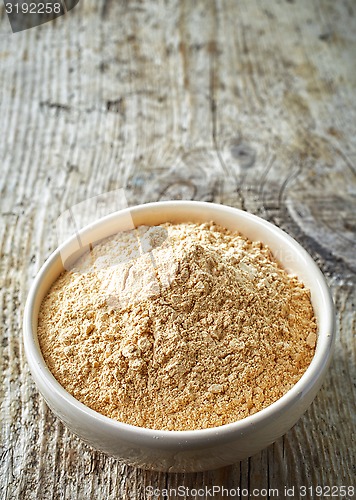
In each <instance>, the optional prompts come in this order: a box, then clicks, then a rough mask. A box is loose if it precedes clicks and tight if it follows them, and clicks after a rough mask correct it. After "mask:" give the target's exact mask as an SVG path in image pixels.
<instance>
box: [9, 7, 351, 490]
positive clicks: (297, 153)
mask: <svg viewBox="0 0 356 500" xmlns="http://www.w3.org/2000/svg"><path fill="white" fill-rule="evenodd" d="M7 23H8V21H7V19H6V16H5V12H4V6H3V4H2V3H1V5H0V131H1V142H0V152H1V154H0V172H1V175H0V184H1V226H0V242H1V247H0V248H1V329H2V341H1V355H0V361H1V368H2V371H1V377H2V383H1V386H0V391H1V399H2V406H1V441H2V442H1V444H2V454H1V463H0V489H1V495H3V496H1V498H4V499H13V498H19V499H32V498H37V499H42V498H43V499H51V498H54V499H57V498H58V499H70V500H75V499H84V498H92V499H114V498H115V499H126V498H130V499H144V498H147V499H148V498H162V499H164V498H175V496H174V495H173V493H172V494H171V495H169V494H168V495H166V494H165V493H166V492H164V491H163V490H164V489H165V488H166V489H167V488H168V489H169V488H177V487H178V486H184V487H186V488H187V490H186V491H187V493H186V494H185V496H181V497H180V498H205V497H206V498H209V497H208V493H206V495H203V496H200V497H198V496H196V495H194V494H193V495H191V494H190V493H189V490H188V488H195V487H205V486H206V487H207V488H209V487H212V486H213V485H215V486H224V487H225V488H228V489H233V488H236V489H237V488H239V487H240V488H244V489H248V491H249V496H250V497H251V498H269V497H270V498H273V493H270V495H268V494H267V493H266V492H264V491H263V490H262V489H263V488H267V489H268V488H278V489H279V496H278V497H277V496H276V495H275V496H274V498H290V497H291V498H317V495H316V493H315V492H314V493H313V494H310V493H309V492H307V495H306V496H304V497H302V494H301V492H300V491H299V487H300V486H305V487H313V488H315V487H316V486H317V485H320V486H336V487H340V486H342V485H343V486H350V485H352V484H353V483H354V484H355V476H354V475H353V474H355V387H356V383H355V357H356V346H355V337H354V334H355V305H354V304H355V288H354V287H355V276H356V257H355V254H356V247H355V234H356V215H355V214H356V127H355V124H356V107H355V99H356V92H355V89H356V4H355V2H354V1H353V0H339V1H338V2H335V1H331V0H309V1H308V0H300V1H298V2H297V1H294V0H289V1H284V0H275V1H270V2H263V1H262V0H250V1H246V0H245V1H242V0H241V1H233V0H225V1H218V0H216V1H212V0H206V1H200V0H199V1H195V2H193V1H189V0H180V1H178V0H164V1H163V0H157V1H156V2H153V1H152V2H148V1H139V0H132V1H131V0H130V1H129V2H128V1H114V0H101V1H95V0H82V1H81V2H80V3H79V4H78V6H77V7H75V8H74V9H73V10H72V11H70V12H69V13H68V14H67V15H66V16H64V17H61V18H58V19H56V20H55V21H54V22H50V23H47V24H45V25H43V26H40V27H38V28H33V29H30V30H27V31H24V32H20V33H17V34H10V32H9V30H8V24H7ZM119 188H124V189H125V194H126V197H127V201H128V203H129V204H130V205H134V204H137V203H145V202H149V201H155V200H166V199H194V200H206V201H214V202H217V203H224V204H227V205H232V206H234V207H239V208H243V209H244V210H247V211H249V212H252V213H254V214H257V215H259V216H261V217H263V218H265V219H267V220H269V221H271V222H273V223H274V224H276V225H278V226H280V227H281V228H283V229H284V230H286V231H287V232H288V233H289V234H290V235H292V236H293V237H294V238H296V239H297V240H298V241H299V242H300V243H301V244H302V245H303V246H304V247H305V249H306V250H307V251H308V252H310V254H311V255H312V256H313V258H314V259H315V260H316V262H317V263H318V265H319V266H320V268H321V269H322V271H323V272H324V274H325V276H326V278H327V280H328V283H329V284H330V287H331V289H332V293H333V297H334V301H335V305H336V314H337V342H336V349H335V355H334V358H333V362H332V365H331V367H330V370H329V373H328V375H327V378H326V381H325V383H324V385H323V387H322V389H321V390H320V392H319V394H318V396H317V398H316V399H315V401H314V403H313V404H312V406H311V407H310V409H309V410H308V411H307V412H306V414H305V415H304V416H303V417H302V418H301V419H300V420H299V422H298V423H297V424H296V425H295V427H294V428H293V429H292V430H290V431H289V432H288V433H287V434H286V435H285V436H284V437H283V438H281V439H279V440H278V441H277V442H276V443H275V444H273V445H272V446H270V447H269V448H268V449H266V450H264V451H262V452H261V453H259V454H258V455H256V456H253V457H251V458H250V459H248V460H245V461H243V462H241V463H236V464H234V465H231V466H228V467H226V468H224V469H220V470H216V471H210V472H205V473H197V474H168V473H167V474H166V473H158V472H147V471H142V470H138V469H135V468H132V467H128V466H126V465H125V464H123V463H121V462H119V461H117V460H114V459H112V458H108V457H106V456H104V455H103V454H101V453H99V452H96V451H94V450H93V449H91V448H90V447H88V446H86V445H84V444H83V443H82V442H81V441H80V440H79V439H78V438H76V437H75V436H74V435H73V434H71V433H70V432H69V431H68V430H67V429H66V428H65V427H64V426H63V425H62V424H61V422H60V421H59V420H58V419H57V418H55V417H54V416H53V414H52V413H51V411H50V410H49V409H48V408H47V406H46V404H45V403H44V401H43V399H42V397H40V396H39V394H38V392H37V390H36V388H35V385H34V382H33V380H32V377H31V375H30V373H29V369H28V366H27V362H26V359H25V355H24V348H23V343H22V330H21V321H22V314H23V307H24V302H25V300H26V295H27V292H28V290H29V286H30V284H31V282H32V280H33V278H34V276H35V275H36V273H37V272H38V270H39V268H40V266H41V265H42V264H43V262H44V261H45V259H46V258H47V257H48V256H49V254H50V253H51V252H52V251H53V250H54V249H55V247H56V245H57V237H56V230H55V229H56V220H57V218H58V217H59V216H60V214H62V213H63V212H64V211H65V210H66V209H68V208H70V207H72V206H74V205H75V204H77V203H79V202H81V201H83V200H85V199H87V198H90V197H93V196H96V195H99V194H101V193H106V192H109V191H113V190H116V189H119ZM148 486H153V487H155V488H157V489H158V490H160V491H161V494H158V495H156V496H154V495H150V494H149V490H148V489H146V488H147V487H148ZM285 486H288V487H290V488H291V487H294V488H295V491H294V494H293V495H292V491H290V493H291V495H290V497H287V495H286V494H285V493H284V488H285ZM253 490H255V492H253ZM193 493H194V492H193ZM254 493H255V496H253V494H254ZM351 493H352V492H351V490H349V492H348V493H347V495H346V497H345V496H343V495H342V492H341V490H338V491H337V495H336V497H337V498H352V494H351ZM235 496H236V498H238V496H237V495H235ZM233 497H234V495H233V492H232V493H231V495H230V496H229V498H233ZM214 498H228V497H227V496H226V493H225V496H223V495H222V493H220V495H219V494H216V495H215V497H214ZM244 498H247V496H246V495H245V496H244Z"/></svg>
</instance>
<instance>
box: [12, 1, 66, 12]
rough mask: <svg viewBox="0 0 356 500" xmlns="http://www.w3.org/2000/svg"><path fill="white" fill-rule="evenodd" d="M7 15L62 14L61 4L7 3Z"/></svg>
mask: <svg viewBox="0 0 356 500" xmlns="http://www.w3.org/2000/svg"><path fill="white" fill-rule="evenodd" d="M5 9H6V13H7V14H60V13H61V12H62V10H61V4H60V3H59V2H56V3H42V2H39V3H34V2H32V3H25V2H23V3H22V2H21V3H6V4H5Z"/></svg>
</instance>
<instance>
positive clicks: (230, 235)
mask: <svg viewBox="0 0 356 500" xmlns="http://www.w3.org/2000/svg"><path fill="white" fill-rule="evenodd" d="M316 330H317V328H316V321H315V318H314V313H313V308H312V305H311V302H310V294H309V291H308V290H307V289H306V288H305V286H304V285H303V284H302V283H300V282H299V281H298V279H297V278H296V277H294V276H290V275H288V274H287V273H286V272H285V271H284V270H283V268H282V267H281V266H280V265H279V264H278V262H277V261H276V260H275V259H274V257H273V255H272V253H271V251H270V250H269V248H268V247H266V246H265V245H263V244H262V243H260V242H251V241H249V240H248V239H247V238H245V237H244V236H242V235H240V234H238V233H236V232H231V231H229V230H227V229H225V228H222V227H219V226H217V225H215V224H214V223H208V224H202V225H198V224H193V223H184V224H176V225H172V224H165V225H162V226H157V227H151V228H149V227H145V226H141V227H139V228H138V229H136V230H132V231H127V232H121V233H118V234H117V235H115V236H113V237H110V238H108V239H106V240H104V241H102V242H100V243H99V244H97V245H96V246H94V248H92V250H91V251H90V252H89V253H87V254H85V255H84V256H83V257H82V258H81V259H80V260H79V261H78V262H77V263H76V264H75V266H74V267H73V268H72V269H71V270H70V271H65V272H64V273H63V274H62V275H61V276H60V277H59V278H58V279H57V281H56V282H55V283H54V284H53V285H52V287H51V289H50V290H49V292H48V294H47V295H46V297H45V298H44V300H43V302H42V305H41V309H40V313H39V324H38V337H39V342H40V346H41V349H42V353H43V356H44V359H45V361H46V363H47V365H48V367H49V369H50V370H51V372H52V373H53V375H54V376H55V378H56V379H57V380H58V382H59V383H60V384H61V385H62V386H63V387H64V388H65V389H66V390H67V391H69V392H70V393H71V394H72V395H73V396H74V397H75V398H77V399H78V400H79V401H81V402H82V403H84V404H85V405H87V406H89V407H90V408H92V409H93V410H96V411H98V412H100V413H102V414H103V415H106V416H108V417H111V418H114V419H117V420H119V421H121V422H126V423H129V424H133V425H137V426H141V427H147V428H152V429H165V430H189V429H203V428H207V427H213V426H220V425H223V424H226V423H230V422H234V421H236V420H239V419H242V418H244V417H247V416H248V415H252V414H254V413H256V412H257V411H259V410H262V409H263V408H265V407H267V406H268V405H270V404H271V403H273V402H275V401H276V400H277V399H278V398H280V397H281V396H282V395H283V394H285V393H286V392H287V391H288V390H289V389H290V388H291V387H292V386H293V385H294V384H295V383H296V382H297V381H298V380H299V379H300V377H301V376H302V375H303V373H304V372H305V370H306V369H307V367H308V365H309V364H310V362H311V360H312V357H313V354H314V350H315V342H316Z"/></svg>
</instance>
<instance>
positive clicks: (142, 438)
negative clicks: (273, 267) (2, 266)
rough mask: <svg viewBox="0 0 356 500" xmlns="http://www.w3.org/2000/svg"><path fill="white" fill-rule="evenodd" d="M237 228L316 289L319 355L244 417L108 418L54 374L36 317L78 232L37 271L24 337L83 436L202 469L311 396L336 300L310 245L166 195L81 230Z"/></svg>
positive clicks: (151, 465) (56, 408)
mask: <svg viewBox="0 0 356 500" xmlns="http://www.w3.org/2000/svg"><path fill="white" fill-rule="evenodd" d="M211 220H213V221H215V222H216V223H217V224H220V225H222V226H225V227H227V228H229V229H232V230H238V231H240V232H241V233H243V234H244V235H246V236H247V237H248V238H250V239H251V240H259V241H262V242H264V243H266V244H267V245H268V246H269V247H270V248H271V250H272V251H273V253H274V255H275V256H276V257H277V258H278V260H279V261H280V262H281V263H282V265H283V266H284V267H285V269H287V271H290V272H293V273H294V274H296V275H297V276H298V277H299V278H300V279H301V280H302V281H303V282H304V283H305V285H306V286H308V287H309V289H310V290H311V300H312V304H313V307H314V311H315V315H316V318H317V323H318V339H317V346H316V352H315V356H314V358H313V360H312V362H311V364H310V366H309V367H308V369H307V371H306V372H305V373H304V375H303V376H302V378H301V379H300V380H299V381H298V382H297V384H295V386H294V387H293V388H292V389H291V390H289V391H288V392H287V393H286V394H285V395H284V396H283V397H282V398H280V399H279V400H278V401H276V402H275V403H273V404H272V405H270V406H269V407H267V408H265V409H264V410H262V411H260V412H258V413H256V414H254V415H252V416H250V417H247V418H245V419H243V420H240V421H237V422H234V423H231V424H226V425H223V426H221V427H214V428H210V429H203V430H193V431H155V430H152V429H144V428H141V427H135V426H132V425H129V424H124V423H120V422H117V421H115V420H112V419H110V418H107V417H105V416H103V415H101V414H99V413H97V412H95V411H93V410H91V409H90V408H88V407H86V406H85V405H84V404H82V403H80V402H79V401H77V400H76V399H75V398H74V397H73V396H71V395H70V394H69V393H68V392H67V391H66V390H65V389H64V388H63V387H62V386H61V385H60V384H59V383H58V382H57V381H56V379H55V378H54V377H53V375H52V374H51V372H50V371H49V369H48V368H47V366H46V364H45V362H44V359H43V357H42V354H41V351H40V347H39V344H38V340H37V332H36V329H37V317H38V311H39V307H40V304H41V301H42V299H43V297H44V296H45V294H46V292H47V291H48V289H49V287H50V285H51V284H52V283H53V281H54V280H55V279H56V278H57V276H58V275H59V274H60V272H61V271H62V270H63V264H62V259H61V255H64V254H65V255H71V254H73V253H76V256H78V255H79V254H80V253H82V252H83V249H82V250H79V252H78V251H77V250H78V247H77V245H78V240H77V238H76V237H73V238H71V239H70V240H68V241H67V242H66V243H64V244H63V245H61V246H60V247H59V248H58V249H57V250H56V251H55V252H54V253H53V254H52V255H51V256H50V257H49V259H48V260H47V261H46V263H45V264H44V265H43V267H42V269H41V270H40V272H39V273H38V275H37V277H36V279H35V281H34V283H33V285H32V287H31V290H30V292H29V296H28V299H27V303H26V307H25V312H24V344H25V350H26V354H27V359H28V363H29V366H30V370H31V372H32V375H33V378H34V380H35V382H36V384H37V387H38V389H39V391H40V392H41V394H42V395H43V397H44V398H45V400H46V402H47V403H48V406H49V407H50V408H51V409H52V410H53V412H54V413H55V414H56V415H57V416H58V417H59V418H60V419H61V420H62V421H63V422H64V423H65V424H66V425H67V426H68V428H69V429H70V430H71V431H73V432H74V433H75V434H77V435H78V436H79V437H81V438H82V439H83V440H84V441H85V442H86V443H88V444H90V445H91V446H93V447H94V448H97V449H98V450H101V451H103V452H105V453H108V454H109V455H113V456H115V457H118V458H120V459H122V460H124V461H125V462H126V463H128V464H131V465H134V466H138V467H142V468H147V469H154V470H161V471H201V470H207V469H215V468H218V467H222V466H225V465H228V464H231V463H234V462H237V461H238V460H241V459H243V458H245V457H248V456H251V455H253V454H255V453H256V452H258V451H260V450H261V449H263V448H265V447H266V446H268V445H270V444H271V443H273V442H274V441H276V439H277V438H279V437H280V436H282V435H283V434H284V433H285V432H287V431H288V430H289V429H290V428H291V427H292V426H293V425H294V424H295V422H296V421H297V420H298V419H299V418H300V416H301V415H302V414H303V413H304V411H305V410H306V409H307V408H308V406H309V405H310V404H311V402H312V400H313V399H314V397H315V395H316V393H317V391H318V390H319V388H320V386H321V384H322V381H323V379H324V376H325V374H326V371H327V368H328V365H329V361H330V357H331V353H332V348H333V344H334V337H335V320H334V310H333V303H332V299H331V296H330V292H329V290H328V287H327V285H326V283H325V279H324V277H323V275H322V273H321V272H320V270H319V269H318V267H317V266H316V264H315V263H314V261H313V260H312V259H311V257H310V256H309V255H308V254H307V253H306V252H305V250H304V249H303V248H302V247H301V246H300V245H299V244H298V243H297V242H296V241H294V240H293V239H292V238H291V237H290V236H288V235H287V234H286V233H285V232H283V231H282V230H280V229H278V228H277V227H275V226H273V225H272V224H270V223H268V222H266V221H265V220H263V219H260V218H259V217H256V216H255V215H251V214H249V213H246V212H243V211H241V210H237V209H235V208H231V207H227V206H224V205H216V204H212V203H204V202H193V201H168V202H158V203H149V204H146V205H139V206H136V207H132V208H129V209H126V210H122V211H120V212H116V213H114V214H111V215H109V216H107V217H105V218H103V219H100V220H99V221H97V222H96V223H94V224H92V225H90V226H87V227H86V228H84V229H83V230H82V231H81V232H80V237H81V240H82V242H83V244H84V250H85V245H87V244H89V243H95V242H97V241H99V240H100V239H102V238H104V237H107V236H110V235H112V234H114V233H116V232H117V231H118V230H125V229H129V228H130V223H131V222H132V221H133V223H134V225H135V226H139V225H143V224H144V225H156V224H160V223H163V222H167V221H170V222H188V221H193V222H206V221H211Z"/></svg>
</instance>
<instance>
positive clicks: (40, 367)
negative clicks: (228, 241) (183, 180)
mask: <svg viewBox="0 0 356 500" xmlns="http://www.w3.org/2000/svg"><path fill="white" fill-rule="evenodd" d="M164 205H166V206H171V207H174V206H183V205H185V206H186V207H188V206H189V205H190V206H195V207H197V208H199V206H200V207H201V208H203V207H207V206H209V207H210V208H212V209H215V210H219V211H223V212H226V213H230V214H232V215H233V214H235V215H237V216H239V217H243V218H245V219H249V220H250V221H252V222H253V223H254V224H255V225H260V226H264V227H265V228H267V229H268V230H269V231H272V232H273V233H275V234H277V236H279V238H280V239H281V240H283V239H284V240H286V241H288V242H289V244H290V245H291V246H292V247H293V248H294V249H295V251H296V252H297V253H299V254H300V255H303V259H305V263H306V265H307V266H308V268H310V272H312V273H313V275H314V279H315V280H316V282H317V285H318V290H319V292H318V293H319V294H320V296H321V298H322V299H323V303H324V306H325V310H324V311H323V315H324V316H326V319H325V321H326V326H325V328H324V331H323V332H321V333H322V335H321V336H320V338H319V336H318V342H317V349H316V352H315V354H314V356H313V359H312V361H311V363H310V365H309V366H308V368H307V370H306V371H305V372H304V374H303V375H302V377H301V378H300V379H299V380H298V382H296V384H294V385H293V387H292V388H291V389H289V390H288V391H287V392H286V393H285V394H284V395H283V396H281V397H280V398H279V399H278V400H277V401H275V402H274V403H272V404H271V405H269V406H267V407H266V408H264V409H262V410H260V411H258V412H256V413H255V414H253V415H250V416H247V417H245V418H243V419H241V420H237V421H235V422H231V423H227V424H223V425H221V426H217V427H209V428H205V429H193V430H155V429H150V428H146V427H139V426H135V425H132V424H127V423H124V422H120V421H117V420H114V419H112V418H110V417H107V416H105V415H102V414H101V413H98V412H97V411H95V410H92V409H91V408H89V407H88V406H86V405H85V404H84V403H81V402H80V401H78V400H77V399H76V398H75V397H74V396H72V395H71V394H70V393H69V392H68V391H67V390H66V389H65V388H64V387H63V386H62V385H61V384H60V383H59V382H58V381H57V380H56V378H55V377H54V375H52V373H51V371H50V370H49V368H48V367H47V364H46V362H45V360H44V358H43V356H42V352H41V350H40V347H39V344H38V340H37V331H34V329H33V321H34V316H33V308H34V304H35V300H36V294H37V292H38V290H39V289H40V287H41V284H42V282H43V281H44V280H45V278H46V274H47V272H48V271H49V270H50V269H51V267H52V266H53V265H54V264H55V263H56V261H57V260H58V258H61V257H60V256H61V250H62V249H63V248H64V247H66V246H68V245H69V244H70V243H71V242H72V241H73V240H74V239H76V238H77V236H76V235H74V236H72V237H70V238H68V239H67V240H66V241H65V242H63V243H62V244H61V245H59V246H58V247H57V248H56V249H55V250H54V252H52V253H51V254H50V256H49V257H48V258H47V260H46V261H45V262H44V263H43V265H42V266H41V268H40V270H39V271H38V273H37V275H36V277H35V279H34V281H33V283H32V285H31V287H30V290H29V292H28V296H27V300H26V304H25V309H24V313H23V341H24V347H25V352H26V357H27V361H28V364H29V367H30V371H31V373H32V375H33V377H34V379H35V382H36V386H37V388H38V383H37V379H36V376H38V377H39V378H41V380H42V382H43V383H44V385H45V386H46V387H47V388H48V389H49V391H50V392H51V393H53V394H54V395H55V396H56V397H58V398H60V399H61V400H62V402H63V403H65V404H66V405H69V407H72V408H73V409H75V411H76V412H77V413H78V414H81V415H82V416H83V417H84V416H85V417H87V418H89V419H91V420H95V421H96V422H97V423H100V424H102V425H103V426H105V427H107V428H108V427H110V428H111V429H113V430H114V431H115V430H116V431H117V432H118V433H120V434H121V433H122V432H124V433H125V435H126V439H130V438H129V436H131V438H134V437H135V436H136V437H137V435H138V434H139V435H140V437H141V438H148V439H153V438H154V440H155V442H156V443H157V444H158V442H157V440H161V439H163V440H166V441H167V440H169V441H170V442H171V443H172V444H173V443H176V444H180V443H181V442H183V441H185V442H191V443H193V442H201V441H210V440H211V439H214V438H216V437H217V436H221V435H227V434H228V435H229V434H230V433H234V434H235V433H240V434H243V433H244V432H245V431H246V430H248V429H250V428H251V426H252V427H258V426H260V425H261V424H263V422H265V420H266V419H267V420H271V419H273V418H275V417H277V415H278V414H279V413H280V412H281V411H285V409H286V408H288V407H289V406H291V405H293V404H294V403H295V402H296V401H297V400H298V399H300V398H301V397H302V396H303V394H304V393H305V392H308V391H309V389H310V388H311V387H312V386H313V385H314V384H315V383H316V382H317V380H318V377H319V375H320V374H321V373H322V372H323V371H324V370H325V369H326V368H327V366H328V364H329V361H330V358H331V355H332V350H333V344H334V340H335V313H334V304H333V300H332V297H331V293H330V290H329V287H328V285H327V283H326V280H325V278H324V276H323V274H322V272H321V271H320V269H319V267H318V266H317V265H316V263H315V262H314V260H313V259H312V257H311V256H310V255H309V254H308V253H307V252H306V251H305V250H304V248H303V247H302V246H301V245H300V244H299V243H298V242H297V241H296V240H294V238H292V237H291V236H290V235H289V234H288V233H286V232H285V231H283V230H282V229H280V228H279V227H277V226H275V225H274V224H272V223H270V222H268V221H266V220H265V219H262V218H261V217H258V216H257V215H254V214H251V213H249V212H246V211H244V210H240V209H238V208H235V207H231V206H228V205H223V204H218V203H210V202H204V201H188V200H174V201H158V202H152V203H144V204H140V205H135V206H132V207H128V208H125V209H123V210H119V211H116V212H113V213H111V214H109V215H106V216H105V217H102V218H100V219H98V220H96V221H94V222H93V223H91V224H89V225H87V226H85V227H83V228H82V229H81V230H80V231H79V234H81V235H82V234H84V233H87V232H92V231H94V230H95V229H96V228H97V227H98V226H100V225H102V224H105V223H108V222H110V221H111V220H115V219H116V218H117V217H122V216H125V215H126V214H128V213H130V214H132V215H134V213H135V212H139V211H142V210H143V211H150V210H157V209H160V207H163V206H164ZM192 221H193V222H194V216H193V217H192ZM113 234H114V233H113ZM36 320H37V318H36ZM318 333H319V332H318ZM35 374H36V376H35ZM39 392H40V393H41V394H43V393H42V391H41V390H40V389H39Z"/></svg>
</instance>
